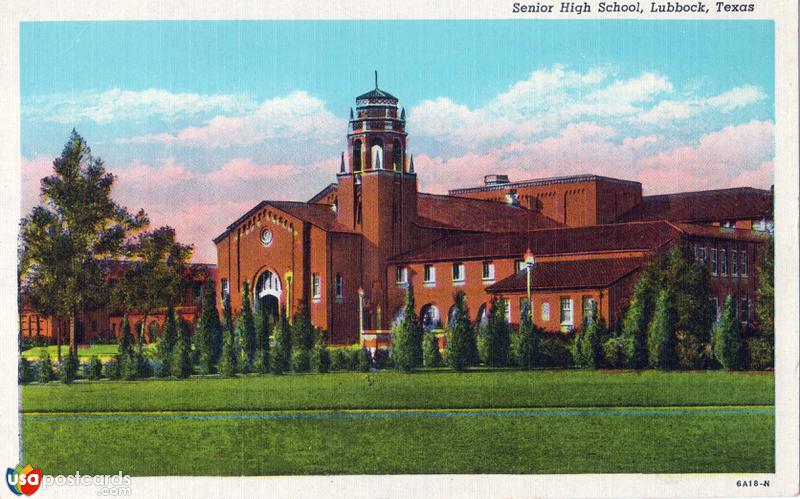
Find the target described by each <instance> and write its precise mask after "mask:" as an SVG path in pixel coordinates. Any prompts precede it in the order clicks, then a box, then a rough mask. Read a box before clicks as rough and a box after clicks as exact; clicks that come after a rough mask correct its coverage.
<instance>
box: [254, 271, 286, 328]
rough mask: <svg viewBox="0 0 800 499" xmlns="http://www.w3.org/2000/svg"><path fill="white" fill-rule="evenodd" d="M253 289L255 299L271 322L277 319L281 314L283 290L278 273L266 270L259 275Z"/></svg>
mask: <svg viewBox="0 0 800 499" xmlns="http://www.w3.org/2000/svg"><path fill="white" fill-rule="evenodd" d="M253 291H254V294H255V297H254V298H255V301H256V302H257V303H258V305H259V306H260V307H261V310H263V311H264V314H265V315H266V316H268V317H269V318H270V321H271V323H274V322H275V321H277V320H278V315H279V314H280V300H281V293H282V292H283V290H282V289H281V279H280V277H278V273H277V272H273V271H271V270H265V271H264V272H263V273H262V274H261V275H260V276H259V277H258V280H257V281H256V287H255V289H254V290H253Z"/></svg>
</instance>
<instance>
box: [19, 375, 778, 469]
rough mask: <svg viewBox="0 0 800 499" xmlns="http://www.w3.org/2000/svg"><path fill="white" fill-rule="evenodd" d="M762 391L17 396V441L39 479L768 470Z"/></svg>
mask: <svg viewBox="0 0 800 499" xmlns="http://www.w3.org/2000/svg"><path fill="white" fill-rule="evenodd" d="M773 394H774V383H773V377H772V375H771V374H750V373H725V372H709V373H662V372H652V371H647V372H642V373H633V372H593V371H535V372H515V371H496V372H486V371H484V372H468V373H462V374H458V373H452V372H423V373H416V374H411V375H407V374H401V373H396V372H379V373H369V374H367V373H334V374H328V375H290V376H282V377H273V376H266V377H257V376H251V377H240V378H237V379H218V378H194V379H190V380H184V381H137V382H109V381H104V382H93V383H75V384H73V385H72V386H64V385H60V384H50V385H44V386H40V385H27V386H24V387H22V404H23V411H24V412H23V423H22V425H23V431H22V442H23V453H24V460H25V461H26V462H32V463H36V465H37V466H41V467H42V469H43V471H44V472H46V473H48V474H68V473H73V472H75V471H76V470H79V471H80V472H81V473H85V474H114V473H116V472H118V471H120V470H122V471H123V472H124V473H129V474H131V475H134V476H143V475H228V476H230V475H234V476H235V475H287V474H332V473H342V474H354V473H364V474H380V473H389V474H393V473H623V472H625V473H696V472H697V473H700V472H706V473H710V472H728V473H732V472H741V473H746V472H771V471H773V470H774V414H773V409H772V404H773V401H774V395H773ZM459 407H460V408H468V409H464V410H448V409H453V408H459ZM623 407H626V408H624V409H623ZM513 408H517V409H513ZM406 409H411V410H406ZM165 411H170V412H165Z"/></svg>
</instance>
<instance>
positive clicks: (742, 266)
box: [739, 251, 747, 276]
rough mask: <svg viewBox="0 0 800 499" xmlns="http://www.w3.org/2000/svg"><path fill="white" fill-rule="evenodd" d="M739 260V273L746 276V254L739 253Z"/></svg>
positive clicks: (743, 252) (744, 252)
mask: <svg viewBox="0 0 800 499" xmlns="http://www.w3.org/2000/svg"><path fill="white" fill-rule="evenodd" d="M739 258H740V259H741V264H740V265H739V273H741V274H742V275H743V276H747V252H746V251H740V252H739Z"/></svg>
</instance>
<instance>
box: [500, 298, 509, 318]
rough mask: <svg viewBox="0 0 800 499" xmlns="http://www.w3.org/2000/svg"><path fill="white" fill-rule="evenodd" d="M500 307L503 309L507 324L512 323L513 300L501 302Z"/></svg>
mask: <svg viewBox="0 0 800 499" xmlns="http://www.w3.org/2000/svg"><path fill="white" fill-rule="evenodd" d="M498 305H499V306H501V307H502V308H503V314H504V315H505V317H504V318H505V320H506V322H511V300H500V303H498Z"/></svg>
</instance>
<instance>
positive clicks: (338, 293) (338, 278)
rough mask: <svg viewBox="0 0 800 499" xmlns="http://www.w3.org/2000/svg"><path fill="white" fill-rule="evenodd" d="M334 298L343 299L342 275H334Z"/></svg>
mask: <svg viewBox="0 0 800 499" xmlns="http://www.w3.org/2000/svg"><path fill="white" fill-rule="evenodd" d="M336 298H338V299H340V300H341V299H342V298H344V277H342V274H336Z"/></svg>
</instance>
